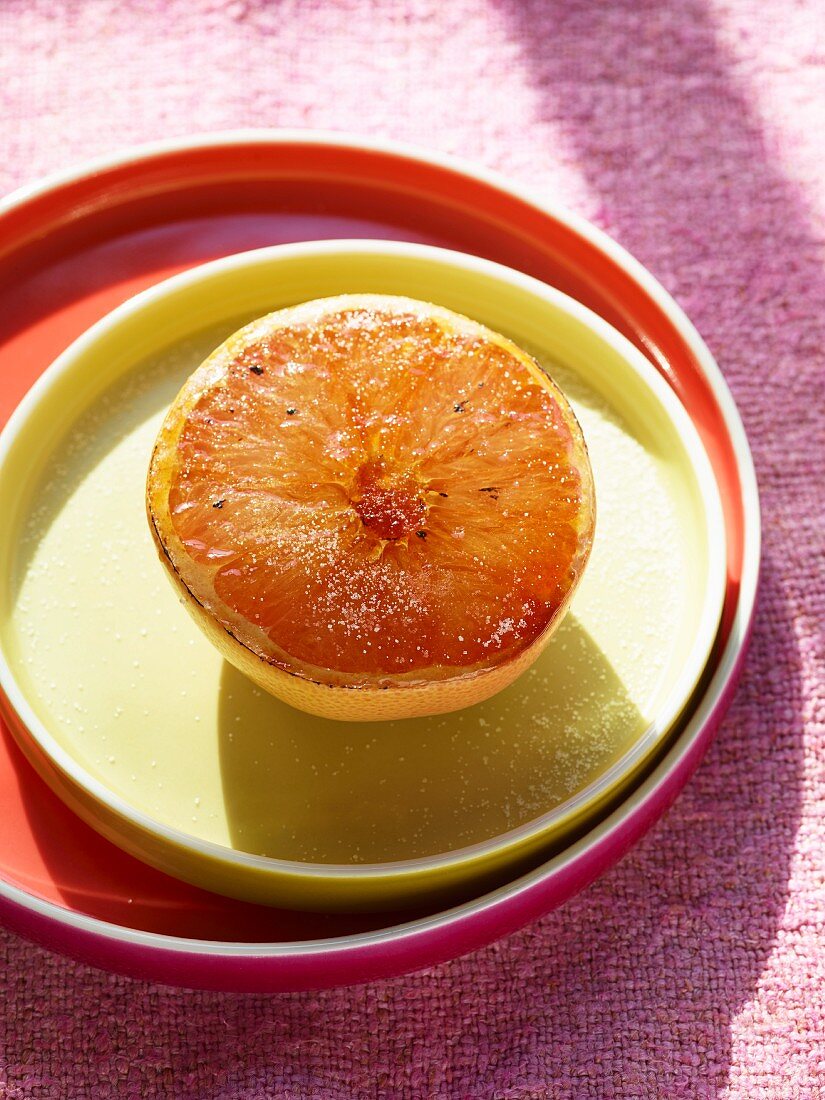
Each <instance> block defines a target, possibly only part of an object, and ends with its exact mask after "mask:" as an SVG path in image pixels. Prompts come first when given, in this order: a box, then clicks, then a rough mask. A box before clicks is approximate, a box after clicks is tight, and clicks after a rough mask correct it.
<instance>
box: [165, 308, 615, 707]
mask: <svg viewBox="0 0 825 1100" xmlns="http://www.w3.org/2000/svg"><path fill="white" fill-rule="evenodd" d="M146 501H147V511H148V516H149V523H150V527H151V531H152V535H153V537H154V540H155V543H156V545H157V548H158V551H159V554H160V558H161V561H162V562H163V564H164V565H165V566H166V568H167V570H168V572H169V574H170V576H171V578H172V580H173V581H174V583H175V584H176V585H177V587H178V589H179V591H180V593H181V596H182V599H183V602H184V603H185V604H186V606H187V608H188V609H189V610H190V611H191V612H192V614H193V615H194V617H195V619H196V620H197V622H198V623H199V624H200V626H201V627H202V628H203V629H204V630H205V632H206V633H207V635H208V636H209V637H210V638H211V639H212V641H213V642H214V643H215V644H216V645H217V646H218V648H219V649H220V650H221V652H222V653H223V655H224V656H225V658H226V659H227V660H228V661H230V662H232V664H234V665H235V666H237V667H238V668H239V669H241V670H242V671H243V672H245V673H246V674H247V675H249V676H250V677H251V678H252V679H253V680H254V681H255V682H256V683H257V684H259V685H260V686H261V687H262V688H264V689H265V690H266V691H268V692H271V693H272V694H273V695H276V696H278V697H279V698H281V699H283V700H285V701H286V702H288V703H290V704H292V705H293V706H296V707H298V708H300V709H301V710H304V711H308V712H310V713H314V714H318V715H323V716H325V717H329V718H338V719H360V720H379V719H389V718H402V717H410V716H415V715H425V714H436V713H439V712H446V711H451V710H457V709H459V708H461V707H465V706H468V705H470V704H472V703H476V702H479V701H481V700H482V699H485V698H488V697H489V696H490V695H493V694H494V693H495V692H497V691H499V690H500V689H502V688H503V687H505V686H506V685H508V684H509V683H511V682H512V681H513V680H514V679H515V677H516V676H517V675H518V674H519V673H521V672H522V671H523V670H524V669H526V668H527V667H528V666H529V665H530V664H531V663H532V662H533V661H534V660H535V659H536V657H537V656H538V655H539V653H540V652H541V650H542V649H543V648H544V646H545V645H546V643H547V641H548V640H549V638H550V636H551V634H552V632H553V630H554V629H555V627H556V626H557V625H558V623H559V622H560V620H561V618H562V616H563V615H564V612H565V610H566V608H567V606H568V604H569V602H570V598H571V596H572V595H573V592H574V590H575V588H576V586H577V584H578V582H579V580H580V578H581V576H582V572H583V570H584V568H585V564H586V562H587V558H588V554H589V552H590V547H591V544H592V540H593V529H594V519H595V500H594V492H593V478H592V473H591V469H590V463H589V460H588V455H587V448H586V446H585V442H584V439H583V437H582V433H581V429H580V427H579V425H578V423H577V421H576V418H575V416H574V414H573V411H572V409H571V408H570V405H569V404H568V402H567V400H566V399H565V397H564V396H563V394H562V393H561V392H560V390H559V389H558V387H557V386H556V385H555V384H554V382H553V381H552V380H551V379H550V378H549V376H548V375H547V374H546V373H545V372H544V371H543V370H542V369H541V368H540V367H539V366H538V364H537V363H536V362H535V361H534V360H533V359H532V358H531V357H530V356H529V355H527V354H526V353H525V352H524V351H522V350H521V349H520V348H518V347H517V346H516V345H515V344H514V343H512V342H511V341H510V340H508V339H506V338H505V337H503V336H500V335H499V334H497V333H495V332H493V331H491V330H490V329H488V328H485V327H484V326H483V325H480V324H478V323H477V322H475V321H472V320H470V319H468V318H466V317H463V316H460V315H458V314H456V313H452V312H450V311H448V310H446V309H442V308H440V307H438V306H434V305H430V304H428V303H425V302H419V301H414V300H412V299H407V298H398V297H389V296H382V295H345V296H341V297H337V298H329V299H322V300H318V301H314V302H307V303H305V304H303V305H299V306H296V307H294V308H290V309H284V310H280V311H278V312H276V313H272V314H270V315H268V316H266V317H264V318H261V319H260V320H257V321H254V322H253V323H252V324H250V325H247V326H246V327H244V328H243V329H241V330H240V331H239V332H237V333H235V334H234V335H233V336H231V337H230V338H229V339H228V340H226V341H225V343H223V344H222V345H221V346H220V347H219V348H218V349H217V350H216V351H215V352H213V353H212V355H210V356H209V358H208V359H207V360H206V361H205V362H204V363H203V364H202V365H201V366H200V367H199V368H198V369H197V370H196V371H195V372H194V373H193V374H192V375H191V377H190V378H189V380H188V381H187V382H186V384H185V385H184V387H183V389H182V390H181V392H180V393H179V395H178V396H177V398H176V399H175V401H174V403H173V405H172V407H171V409H170V410H169V413H168V415H167V416H166V418H165V421H164V423H163V426H162V428H161V430H160V433H159V435H158V439H157V443H156V445H155V449H154V452H153V455H152V459H151V463H150V468H149V475H148V481H147V495H146Z"/></svg>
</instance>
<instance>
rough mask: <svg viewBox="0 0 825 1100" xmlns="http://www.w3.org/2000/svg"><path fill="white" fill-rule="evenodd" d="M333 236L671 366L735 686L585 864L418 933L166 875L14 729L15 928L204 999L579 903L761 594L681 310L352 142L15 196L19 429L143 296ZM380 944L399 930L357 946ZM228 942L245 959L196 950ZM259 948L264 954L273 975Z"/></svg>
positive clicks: (3, 905)
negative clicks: (690, 430) (90, 333)
mask: <svg viewBox="0 0 825 1100" xmlns="http://www.w3.org/2000/svg"><path fill="white" fill-rule="evenodd" d="M333 237H348V238H351V237H373V238H396V239H401V240H414V241H422V242H426V243H431V244H437V245H442V246H445V247H448V248H456V249H460V250H463V251H467V252H472V253H475V254H477V255H481V256H486V257H489V258H491V259H494V260H497V261H499V262H501V263H505V264H508V265H510V266H512V267H516V268H520V269H522V270H524V271H526V272H528V273H530V274H532V275H534V276H537V277H539V278H541V279H543V280H545V281H546V282H548V283H550V284H552V285H554V286H556V287H558V288H560V289H561V290H564V291H566V292H567V293H568V294H571V295H573V296H574V297H576V298H578V299H579V300H580V301H582V302H584V303H585V304H586V305H588V306H589V307H590V308H591V309H593V310H595V311H596V312H597V313H599V314H601V315H602V316H603V317H604V318H606V319H607V320H608V321H610V322H611V323H612V324H613V325H615V326H616V327H617V328H618V329H620V330H621V331H622V332H623V333H625V335H627V336H628V337H629V338H630V339H631V340H632V341H633V342H634V343H635V344H636V345H637V346H638V347H640V348H641V349H642V351H644V352H645V354H646V355H647V356H648V357H649V358H650V359H651V360H652V361H653V363H654V364H655V365H656V366H657V367H658V368H659V370H660V371H661V372H662V373H663V374H664V375H665V377H666V378H667V379H668V381H669V382H670V383H671V384H672V385H673V387H674V389H675V390H676V392H677V393H678V394H679V396H680V397H681V399H682V401H683V402H684V404H685V405H686V407H687V409H688V411H689V412H690V413H691V415H692V417H693V419H694V421H695V422H696V424H697V427H698V428H699V430H700V433H701V434H702V437H703V440H704V442H705V446H706V448H707V450H708V453H709V455H710V458H711V462H712V463H713V466H714V470H715V472H716V476H717V479H718V481H719V485H720V490H721V495H722V499H723V504H724V508H725V521H726V532H727V542H728V598H727V600H726V605H725V614H724V621H723V637H722V639H721V641H720V649H719V656H718V659H719V662H720V671H719V672H718V673H717V678H716V680H717V681H718V683H716V687H715V690H710V691H709V694H708V696H707V698H706V700H705V701H706V703H707V707H706V711H707V713H706V714H704V715H703V717H702V718H701V721H700V720H697V721H696V722H694V723H693V726H694V727H695V728H693V730H692V732H691V733H690V736H689V737H688V735H687V734H686V735H685V740H684V743H683V744H682V745H680V746H677V748H676V749H674V752H675V753H676V757H674V758H673V761H674V762H673V763H672V764H671V765H670V766H665V765H662V766H660V768H659V769H658V771H657V773H656V775H655V776H654V777H653V778H652V779H651V780H650V781H649V783H648V784H647V785H646V786H645V787H643V788H641V789H640V792H639V795H638V797H635V796H634V798H633V799H631V800H628V806H627V807H625V808H624V809H623V810H620V811H617V813H618V815H619V816H618V817H617V816H616V815H614V818H615V822H613V823H612V824H611V822H612V821H613V819H611V822H608V823H607V825H606V826H605V827H604V828H602V829H601V831H599V830H596V832H595V833H594V834H593V837H592V838H591V839H588V838H585V840H584V841H583V842H582V845H581V846H580V847H581V854H580V855H579V854H578V849H577V850H576V852H574V853H573V857H572V858H571V859H566V860H565V861H563V864H564V865H563V866H561V865H560V864H559V863H558V860H557V861H556V864H555V865H556V871H555V872H553V871H552V866H551V865H548V869H545V870H538V871H536V872H535V873H534V874H533V875H531V876H529V879H525V880H524V882H523V883H520V884H511V885H510V886H508V887H505V888H504V890H503V892H502V891H499V892H498V893H497V894H495V895H490V896H489V897H488V898H486V899H480V900H478V901H476V902H472V903H469V904H468V906H466V907H463V908H462V909H459V910H455V911H454V913H453V914H444V915H439V916H437V917H434V918H433V919H432V920H428V921H424V922H423V923H422V922H419V923H418V924H415V923H414V924H407V925H406V927H405V928H399V927H398V925H399V923H400V922H401V921H404V922H410V921H414V920H415V919H416V918H418V917H421V916H422V914H416V913H403V914H398V915H396V916H393V915H392V914H389V915H388V914H381V915H380V916H369V915H366V916H364V915H362V916H359V917H341V916H324V915H308V914H292V913H288V912H283V911H278V910H271V909H265V908H262V907H257V906H252V905H244V904H241V903H239V902H235V901H230V900H228V899H225V898H222V897H218V896H216V895H212V894H208V893H205V892H204V891H200V890H197V889H195V888H194V887H190V886H187V885H185V884H183V883H179V882H177V881H175V880H173V879H170V878H168V877H166V876H164V875H162V874H160V873H158V872H155V871H153V870H151V869H150V868H148V867H146V866H144V865H143V864H141V863H138V862H136V861H135V860H133V859H131V858H130V857H128V856H126V855H124V854H123V853H122V852H120V851H119V850H118V849H116V848H114V847H112V846H111V845H110V844H108V843H107V842H106V841H105V840H103V839H102V838H101V837H99V836H98V835H97V834H96V833H94V832H93V831H92V830H90V829H89V828H87V827H86V826H84V825H83V824H82V823H81V822H80V821H79V820H78V819H76V818H75V817H74V815H73V814H72V813H71V812H70V811H68V810H67V809H66V808H65V807H64V806H63V805H62V803H60V802H59V801H58V800H57V799H56V798H55V797H54V796H53V795H52V794H51V793H50V791H49V790H48V789H47V788H46V787H45V786H44V785H43V784H42V783H41V782H40V780H38V779H37V778H36V776H35V775H34V773H33V772H32V771H31V769H30V768H29V766H28V764H26V763H25V761H24V760H23V759H22V757H21V756H20V754H19V752H18V750H17V748H16V747H15V745H14V744H13V742H12V739H11V737H10V735H9V734H8V732H7V731H6V730H5V729H3V730H2V734H3V736H2V738H1V739H0V800H2V805H3V808H4V829H3V830H2V833H0V913H1V914H2V915H4V916H5V919H6V921H7V923H9V924H11V925H12V926H14V927H16V928H18V929H19V930H21V931H23V932H26V933H27V934H29V935H32V936H36V937H37V938H40V939H42V940H44V941H46V942H49V943H51V944H52V945H54V946H58V947H61V948H62V949H64V950H69V951H71V952H73V953H75V954H78V955H80V956H81V957H83V958H86V959H88V960H90V961H96V962H99V963H101V964H105V965H109V966H113V967H116V968H119V969H124V970H129V971H131V972H138V973H140V974H142V975H144V976H147V977H156V978H160V979H161V980H167V981H169V980H174V981H179V982H182V983H184V984H194V985H210V986H215V987H218V988H249V989H252V988H257V989H274V988H304V987H307V986H319V985H325V984H334V983H335V982H339V981H347V980H350V981H351V980H356V979H358V978H362V977H364V976H367V975H371V974H375V975H377V974H383V973H393V972H397V971H399V970H401V969H405V968H411V967H413V966H416V965H426V964H428V963H430V962H433V961H435V960H436V959H440V958H445V957H449V956H450V955H452V954H457V953H458V952H459V951H461V950H466V949H468V948H469V947H471V946H474V945H475V944H477V943H482V942H485V941H487V940H489V939H492V938H493V937H494V936H495V935H498V934H501V933H502V932H503V931H506V930H508V929H510V928H514V927H516V926H517V925H518V924H519V923H522V922H523V921H524V920H526V919H528V918H529V917H530V916H532V915H534V914H535V913H538V912H541V911H543V910H547V909H549V908H551V907H552V906H553V905H555V904H559V903H560V902H561V901H563V900H564V899H565V898H566V897H568V896H570V894H571V893H572V892H573V891H574V890H575V889H578V888H580V887H581V886H582V885H583V884H584V882H585V881H587V880H588V879H589V878H592V877H593V876H594V875H595V874H596V873H598V872H599V871H600V870H603V869H604V868H605V867H606V866H608V865H609V864H610V863H611V862H613V861H614V860H615V859H616V858H617V856H618V854H619V852H620V851H621V850H622V848H624V847H626V846H627V845H628V844H629V843H631V842H632V841H633V840H634V839H636V838H637V837H638V836H639V835H641V833H642V832H643V831H644V829H645V828H646V827H647V826H648V825H649V824H650V823H651V822H652V821H653V820H655V817H656V816H658V814H659V813H660V812H661V811H662V809H663V808H664V805H665V804H666V802H667V801H668V800H669V799H670V798H672V797H673V795H674V793H675V791H676V790H677V789H678V787H679V786H681V785H682V783H683V782H684V781H685V780H686V778H687V775H688V774H689V773H690V771H691V770H692V768H693V767H694V766H695V764H696V763H697V762H698V759H699V758H700V756H701V753H702V751H704V748H705V747H706V745H707V743H708V741H709V740H710V736H711V733H712V729H713V728H714V726H715V724H716V723H717V722H718V720H719V717H720V716H721V711H722V709H723V706H724V704H725V702H726V700H727V699H728V698H729V695H730V689H731V686H732V683H733V681H734V680H735V678H736V675H737V673H738V668H739V665H740V663H741V655H742V652H743V650H744V644H745V640H746V636H747V632H748V628H749V625H750V620H751V616H752V610H753V600H754V595H755V579H756V570H757V562H758V553H759V523H758V505H757V501H756V490H755V482H754V481H753V471H752V466H751V462H750V454H749V452H748V449H747V444H746V442H745V439H744V435H743V434H742V430H741V424H740V422H739V419H738V416H737V414H736V411H735V409H734V407H733V404H732V402H731V399H730V395H729V394H728V392H727V389H726V387H725V386H724V383H723V382H722V380H721V377H720V376H719V373H718V368H716V366H715V364H714V363H713V360H712V358H711V357H710V354H709V353H708V352H707V349H706V348H705V347H704V345H703V344H702V342H701V340H700V339H699V338H698V336H697V335H696V333H695V332H694V330H693V329H692V328H691V326H690V325H689V323H688V322H687V321H686V319H685V318H684V317H683V315H682V314H681V312H680V311H679V310H678V307H676V306H675V304H674V303H673V302H672V300H671V299H670V298H669V297H668V296H667V294H666V293H665V292H664V291H663V290H662V289H661V287H659V285H658V284H657V283H656V282H655V281H654V280H653V279H652V278H651V277H650V276H649V275H648V274H647V273H646V272H645V271H644V269H643V268H641V267H640V266H639V265H638V264H637V263H636V262H635V261H633V260H632V259H631V258H630V257H628V256H627V254H626V253H624V252H623V251H622V250H621V249H619V248H618V246H616V245H614V244H612V242H610V241H609V240H608V239H607V238H605V237H604V236H603V235H602V234H600V233H599V232H598V231H596V230H594V229H593V228H592V227H590V226H588V225H587V224H586V223H583V222H581V221H579V220H578V219H575V218H572V217H571V216H570V215H568V214H565V213H562V212H559V211H551V210H548V209H546V208H542V207H540V206H538V205H536V204H534V202H533V201H531V200H530V199H529V198H527V197H526V196H524V195H522V194H520V193H518V192H517V191H514V190H512V189H510V188H508V187H507V185H506V184H504V183H503V182H502V181H499V180H496V179H494V178H493V177H490V176H488V175H486V174H484V173H478V172H475V171H474V170H472V169H470V168H466V167H464V166H461V165H458V164H456V163H454V162H447V161H443V160H435V159H428V158H425V157H424V156H422V155H420V154H418V153H415V152H413V151H410V150H405V149H400V148H396V147H392V146H386V145H377V144H367V143H360V142H359V143H356V142H348V141H347V140H346V139H342V138H341V137H340V136H332V135H313V134H308V133H301V134H296V133H291V134H290V133H286V134H250V133H246V134H240V135H226V136H217V137H212V138H209V139H203V140H199V141H193V142H180V143H174V144H169V145H164V146H156V147H151V148H148V149H142V150H138V151H137V152H133V153H131V154H128V155H126V156H124V157H122V158H119V159H115V160H112V161H106V162H101V163H97V164H95V165H92V166H89V167H87V168H84V169H82V170H80V171H79V172H76V173H72V174H69V175H66V176H63V177H59V178H56V179H54V180H51V181H48V182H47V183H46V184H45V185H43V186H41V187H37V188H32V189H29V190H24V191H21V192H18V193H16V194H15V195H13V196H11V198H10V199H8V200H6V202H5V203H3V204H0V242H2V243H0V293H2V302H3V311H2V317H0V423H3V422H5V420H6V419H7V417H8V415H9V413H10V412H11V410H12V409H13V407H14V406H15V405H16V403H17V402H18V400H19V399H20V397H21V396H22V395H23V393H24V392H25V391H26V390H27V389H28V387H29V386H30V385H31V383H32V382H33V381H34V379H35V378H36V377H37V376H38V375H39V374H40V373H41V371H42V370H43V369H44V368H45V367H46V366H48V365H49V363H50V362H51V361H52V360H53V359H54V358H55V357H56V356H57V355H58V354H59V353H60V352H61V351H63V350H64V348H65V347H67V346H68V344H69V343H70V342H71V341H72V340H73V339H74V338H75V337H77V336H78V335H80V334H81V333H82V332H83V331H84V330H85V329H86V328H87V327H88V326H89V325H90V324H91V323H92V322H94V321H96V320H98V319H99V318H100V317H101V316H103V315H104V314H105V313H107V312H108V311H109V310H110V309H112V308H113V307H114V306H115V305H117V304H119V303H120V302H122V301H124V300H125V299H126V298H128V297H130V296H131V295H132V294H134V293H135V292H136V291H138V290H141V289H143V288H145V287H147V286H150V285H152V284H154V283H156V282H158V281H160V280H161V279H163V278H166V277H167V276H168V275H170V274H173V273H174V272H177V271H181V270H184V269H186V268H188V267H191V266H193V265H195V264H198V263H201V262H203V261H206V260H211V259H215V258H217V257H219V256H224V255H228V254H230V253H234V252H239V251H243V250H246V249H250V248H256V247H263V246H266V245H271V244H277V243H283V242H288V241H302V240H316V239H325V238H333ZM740 584H741V585H743V589H742V593H741V598H740ZM723 643H725V644H724V645H723ZM671 757H673V753H671ZM669 759H670V758H669ZM665 763H667V762H665ZM663 768H664V770H662V769H663ZM651 784H652V785H651ZM648 788H649V789H648ZM631 803H632V805H631ZM597 834H598V835H597ZM577 861H578V862H577ZM113 926H121V927H120V928H116V927H113ZM378 929H386V931H385V932H383V933H379V934H378V935H375V934H373V935H368V936H366V937H360V936H359V937H357V939H352V938H350V939H341V937H347V936H349V935H350V934H351V933H355V932H368V931H370V930H378ZM135 930H137V931H135ZM141 931H144V932H148V933H150V935H148V936H143V935H140V932H141ZM171 937H187V940H186V942H183V941H180V940H173V939H172V938H171ZM329 937H335V938H336V939H329ZM319 938H323V939H324V941H325V942H324V943H315V944H312V945H310V944H306V945H305V948H302V945H301V942H300V941H307V940H318V939H319ZM210 940H211V941H216V940H217V941H232V943H233V944H235V945H238V946H237V947H235V948H234V949H230V948H226V950H224V949H223V947H219V945H218V944H215V943H213V944H211V945H209V944H208V943H206V942H203V943H201V944H198V943H195V942H193V941H210ZM274 941H278V946H277V947H275V948H268V947H266V946H265V945H271V944H273V942H274ZM286 941H290V942H292V943H294V944H295V947H294V948H290V947H289V945H288V943H287V942H286ZM243 943H246V944H250V945H251V944H259V945H260V949H257V948H254V949H252V957H254V958H255V959H256V965H255V966H251V965H250V952H249V951H246V952H244V951H243V950H242V949H240V944H243ZM239 949H240V952H241V953H240V955H239V954H238V951H239Z"/></svg>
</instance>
